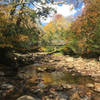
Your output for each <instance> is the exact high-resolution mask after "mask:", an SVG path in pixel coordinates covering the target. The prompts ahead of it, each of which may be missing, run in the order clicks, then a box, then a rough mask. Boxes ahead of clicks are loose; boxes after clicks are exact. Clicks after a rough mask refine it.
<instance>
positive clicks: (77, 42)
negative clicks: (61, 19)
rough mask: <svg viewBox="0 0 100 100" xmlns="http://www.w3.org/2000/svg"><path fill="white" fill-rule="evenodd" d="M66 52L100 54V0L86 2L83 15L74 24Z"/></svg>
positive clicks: (68, 37)
mask: <svg viewBox="0 0 100 100" xmlns="http://www.w3.org/2000/svg"><path fill="white" fill-rule="evenodd" d="M66 45H67V46H66V48H65V49H66V51H67V50H68V48H69V49H71V50H72V51H73V52H74V53H76V54H81V55H83V54H90V53H91V54H93V55H95V54H100V0H85V8H83V13H82V15H81V16H79V17H78V18H77V19H76V21H74V22H73V23H72V26H71V30H70V32H69V35H68V36H67V44H66Z"/></svg>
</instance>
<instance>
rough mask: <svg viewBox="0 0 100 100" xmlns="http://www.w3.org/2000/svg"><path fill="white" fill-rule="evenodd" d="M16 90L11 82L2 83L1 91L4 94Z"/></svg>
mask: <svg viewBox="0 0 100 100" xmlns="http://www.w3.org/2000/svg"><path fill="white" fill-rule="evenodd" d="M13 91H14V86H13V85H11V84H2V85H1V87H0V93H1V94H2V95H3V96H6V95H9V94H10V93H12V92H13Z"/></svg>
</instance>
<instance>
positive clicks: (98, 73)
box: [34, 53, 100, 81]
mask: <svg viewBox="0 0 100 100" xmlns="http://www.w3.org/2000/svg"><path fill="white" fill-rule="evenodd" d="M35 55H37V59H35V61H34V64H35V65H49V64H50V65H52V66H55V68H56V69H57V70H64V71H65V70H66V71H75V72H78V73H80V74H81V75H83V76H91V77H92V78H94V79H95V81H100V80H99V79H100V62H99V61H96V60H95V59H85V58H82V57H77V58H75V57H71V56H69V55H66V56H64V55H61V54H56V53H55V54H48V53H38V54H35Z"/></svg>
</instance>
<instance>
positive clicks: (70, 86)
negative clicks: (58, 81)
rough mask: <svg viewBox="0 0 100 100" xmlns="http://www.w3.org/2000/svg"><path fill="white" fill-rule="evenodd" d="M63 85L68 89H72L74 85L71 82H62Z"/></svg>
mask: <svg viewBox="0 0 100 100" xmlns="http://www.w3.org/2000/svg"><path fill="white" fill-rule="evenodd" d="M62 85H63V87H64V88H66V89H72V85H71V84H62Z"/></svg>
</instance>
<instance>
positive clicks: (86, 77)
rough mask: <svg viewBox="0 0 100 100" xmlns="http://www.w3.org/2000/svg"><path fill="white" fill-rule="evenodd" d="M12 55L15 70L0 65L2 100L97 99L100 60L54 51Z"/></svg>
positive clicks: (98, 96) (99, 83)
mask: <svg viewBox="0 0 100 100" xmlns="http://www.w3.org/2000/svg"><path fill="white" fill-rule="evenodd" d="M15 55H16V56H14V60H15V61H14V62H16V63H15V64H18V65H20V66H17V70H15V69H12V67H11V66H9V67H8V66H4V65H0V76H1V77H0V94H1V95H0V99H1V100H23V99H26V98H30V99H31V100H99V98H100V77H99V75H100V73H99V70H100V68H99V67H100V63H99V62H97V61H95V60H93V59H92V60H91V59H83V58H81V57H78V58H74V57H70V56H68V55H66V56H64V55H61V54H57V53H43V52H39V53H33V54H17V53H16V54H15ZM19 58H20V60H19ZM19 61H20V62H19ZM13 67H14V66H13ZM93 73H95V74H93ZM30 99H26V100H30Z"/></svg>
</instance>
